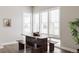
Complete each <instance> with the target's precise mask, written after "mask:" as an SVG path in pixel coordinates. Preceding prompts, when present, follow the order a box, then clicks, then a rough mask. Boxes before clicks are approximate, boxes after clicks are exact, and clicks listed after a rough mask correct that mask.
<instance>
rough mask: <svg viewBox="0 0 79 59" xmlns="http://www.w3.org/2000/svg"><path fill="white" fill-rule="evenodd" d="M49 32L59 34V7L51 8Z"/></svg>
mask: <svg viewBox="0 0 79 59" xmlns="http://www.w3.org/2000/svg"><path fill="white" fill-rule="evenodd" d="M49 34H52V35H59V9H58V8H57V9H51V10H49Z"/></svg>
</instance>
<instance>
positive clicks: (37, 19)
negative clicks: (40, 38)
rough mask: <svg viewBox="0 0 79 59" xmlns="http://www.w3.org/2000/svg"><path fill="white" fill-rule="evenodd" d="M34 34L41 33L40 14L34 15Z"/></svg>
mask: <svg viewBox="0 0 79 59" xmlns="http://www.w3.org/2000/svg"><path fill="white" fill-rule="evenodd" d="M33 32H39V13H34V14H33Z"/></svg>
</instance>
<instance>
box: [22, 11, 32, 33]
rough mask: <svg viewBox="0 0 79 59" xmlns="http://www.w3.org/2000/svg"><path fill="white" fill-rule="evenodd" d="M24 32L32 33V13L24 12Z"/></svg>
mask: <svg viewBox="0 0 79 59" xmlns="http://www.w3.org/2000/svg"><path fill="white" fill-rule="evenodd" d="M23 33H24V34H28V33H31V14H29V13H24V14H23Z"/></svg>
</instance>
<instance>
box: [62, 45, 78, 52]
mask: <svg viewBox="0 0 79 59" xmlns="http://www.w3.org/2000/svg"><path fill="white" fill-rule="evenodd" d="M61 49H64V50H67V51H71V52H74V53H76V52H77V50H76V49H71V48H67V47H63V46H62V47H61Z"/></svg>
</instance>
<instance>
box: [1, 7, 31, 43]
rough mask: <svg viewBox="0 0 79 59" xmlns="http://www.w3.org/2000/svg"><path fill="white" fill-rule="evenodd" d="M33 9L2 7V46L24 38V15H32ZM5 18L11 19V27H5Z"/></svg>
mask: <svg viewBox="0 0 79 59" xmlns="http://www.w3.org/2000/svg"><path fill="white" fill-rule="evenodd" d="M31 11H32V9H31V7H24V6H16V7H15V6H9V7H7V6H5V7H0V44H1V43H10V42H14V41H16V40H17V39H20V38H21V37H22V36H21V34H22V29H23V28H22V25H23V24H22V22H23V13H31ZM3 18H11V27H4V26H3Z"/></svg>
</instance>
